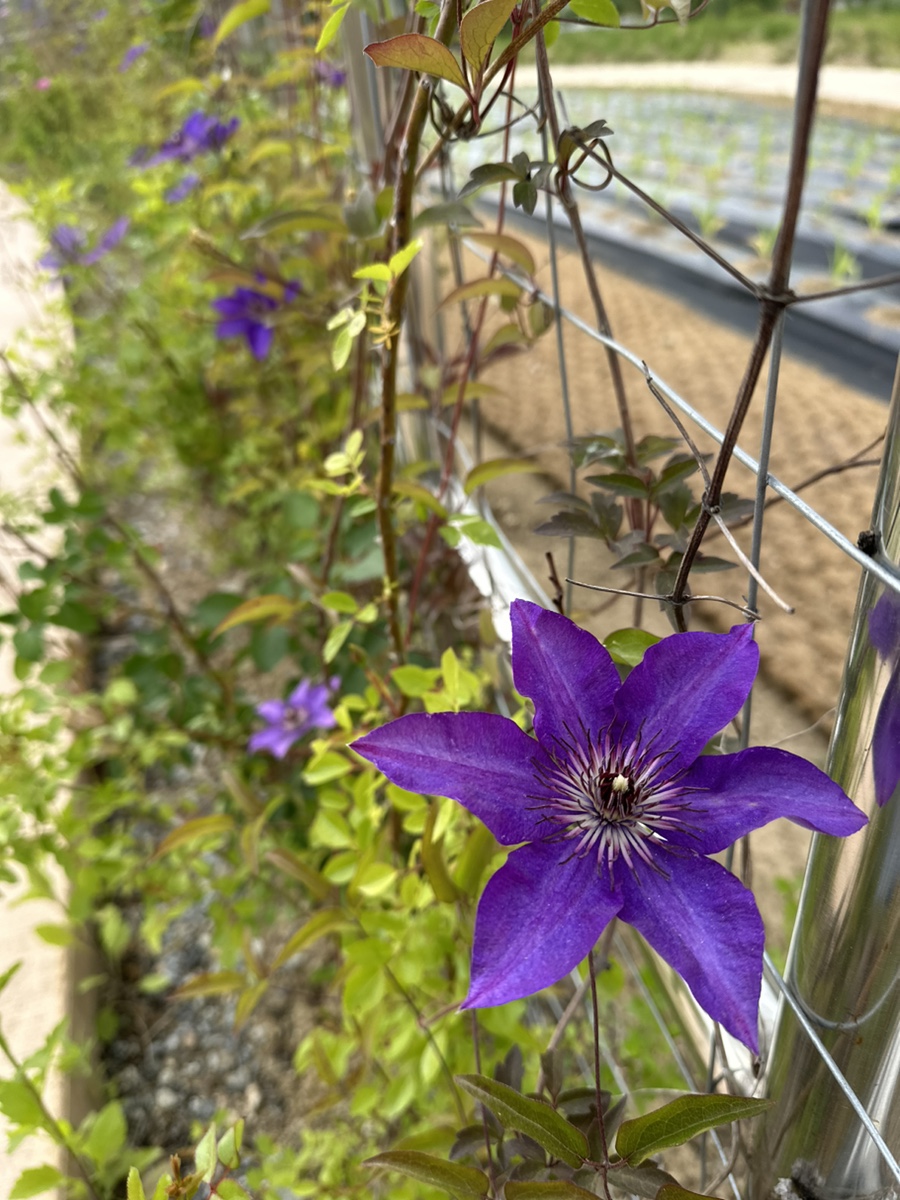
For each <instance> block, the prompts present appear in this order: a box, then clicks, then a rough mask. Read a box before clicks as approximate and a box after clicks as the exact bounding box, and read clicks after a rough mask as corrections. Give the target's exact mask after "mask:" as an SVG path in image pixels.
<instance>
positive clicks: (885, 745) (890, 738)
mask: <svg viewBox="0 0 900 1200" xmlns="http://www.w3.org/2000/svg"><path fill="white" fill-rule="evenodd" d="M869 641H870V642H871V643H872V646H873V647H874V648H875V651H876V653H877V654H878V657H879V658H881V659H882V660H883V661H884V662H886V663H887V664H888V665H889V666H890V668H891V675H890V678H889V679H888V684H887V687H886V688H885V690H884V695H883V696H882V697H881V704H880V705H879V706H878V715H877V716H876V718H875V728H874V730H873V731H872V770H873V773H874V776H875V799H876V800H877V802H878V804H879V806H884V805H885V804H887V802H888V800H890V798H891V796H893V794H894V793H895V792H896V790H897V785H898V784H900V596H898V595H897V594H896V593H895V592H891V591H886V592H884V594H883V595H882V596H881V598H880V600H879V601H878V603H877V604H876V605H875V607H874V608H873V609H872V611H871V612H870V613H869Z"/></svg>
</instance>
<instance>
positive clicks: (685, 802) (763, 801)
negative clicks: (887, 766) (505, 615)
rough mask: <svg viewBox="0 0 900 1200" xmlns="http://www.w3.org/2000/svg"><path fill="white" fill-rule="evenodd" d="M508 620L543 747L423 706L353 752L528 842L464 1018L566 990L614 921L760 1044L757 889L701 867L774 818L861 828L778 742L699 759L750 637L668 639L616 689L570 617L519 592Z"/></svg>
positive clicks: (497, 906)
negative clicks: (563, 985) (563, 982)
mask: <svg viewBox="0 0 900 1200" xmlns="http://www.w3.org/2000/svg"><path fill="white" fill-rule="evenodd" d="M511 618H512V628H513V643H512V650H513V660H512V662H513V679H514V681H515V685H516V688H517V690H518V691H519V692H520V693H521V694H522V695H523V696H528V697H530V698H531V700H532V701H533V702H534V732H535V738H531V737H528V735H527V734H525V733H523V732H522V730H521V729H520V728H519V726H518V725H516V724H515V723H514V722H513V721H510V720H508V719H507V718H506V717H501V716H497V715H495V714H493V713H469V712H462V713H436V714H433V715H432V714H427V713H414V714H410V715H409V716H405V717H400V718H399V720H396V721H391V722H390V723H389V724H387V725H383V726H382V727H381V728H379V729H375V730H373V731H372V732H371V733H369V734H367V735H366V736H365V737H363V738H361V739H360V740H359V741H357V742H354V743H353V749H354V750H355V751H356V752H357V753H358V754H361V755H362V756H363V758H367V759H368V760H369V761H370V762H372V763H374V764H375V766H376V767H378V769H379V770H380V771H382V772H383V773H384V774H385V775H386V776H387V777H388V779H390V780H391V781H392V782H393V783H396V784H397V785H398V786H400V787H402V788H406V789H408V790H411V791H416V792H424V793H426V794H428V795H435V796H451V797H453V798H454V799H456V800H458V801H459V802H460V803H461V804H463V805H465V807H466V808H467V809H469V811H470V812H472V813H474V814H475V816H477V817H479V818H480V819H481V820H482V821H483V822H484V824H485V825H486V826H487V827H488V829H489V830H490V831H491V832H492V833H493V834H494V836H495V837H496V839H497V841H498V842H500V843H501V845H504V846H519V849H517V850H513V851H512V853H511V854H510V855H509V857H508V858H507V860H506V863H505V864H504V865H503V866H502V867H501V868H500V869H499V871H497V872H496V874H495V875H494V876H493V878H492V879H491V880H490V881H489V882H488V885H487V887H486V888H485V890H484V894H483V895H482V897H481V900H480V902H479V905H478V913H477V917H476V922H475V943H474V947H473V951H472V974H471V983H470V986H469V993H468V995H467V997H466V999H465V1001H464V1002H463V1007H464V1008H483V1007H487V1006H490V1005H495V1004H505V1003H506V1002H507V1001H510V1000H516V999H519V998H521V997H523V996H529V995H531V994H532V993H533V992H536V991H538V990H540V989H541V988H544V987H548V986H549V985H551V984H553V983H556V982H557V980H559V979H562V978H563V977H564V976H565V975H567V974H568V973H569V972H570V971H571V970H572V969H573V967H575V966H576V965H577V964H578V963H579V962H581V960H582V959H583V958H585V957H586V955H587V954H588V952H589V951H590V950H591V948H592V947H593V946H594V944H595V942H596V941H597V939H598V938H599V936H600V934H601V933H602V932H603V930H604V928H605V927H606V926H607V925H608V924H609V922H610V921H611V920H612V919H613V917H618V918H619V920H621V921H625V922H627V923H628V924H629V925H632V926H634V928H635V929H637V930H638V931H639V932H640V933H641V934H642V935H643V936H644V937H645V938H646V940H647V941H648V942H649V943H650V945H651V946H653V947H654V949H655V950H656V951H657V952H658V953H659V954H660V955H661V956H662V957H663V958H664V959H665V960H666V961H667V962H668V963H669V964H670V965H671V966H672V967H673V968H674V969H675V970H676V971H677V972H678V973H679V974H680V975H681V976H682V977H683V978H684V980H685V981H686V982H687V984H688V986H689V987H690V989H691V991H692V992H693V993H694V996H695V997H696V999H697V1002H698V1003H699V1004H700V1005H701V1006H702V1007H703V1008H704V1009H705V1010H706V1011H707V1012H708V1013H709V1015H710V1016H711V1017H712V1018H713V1019H714V1020H716V1021H719V1022H721V1024H722V1025H723V1026H724V1027H725V1029H727V1030H728V1031H729V1033H732V1034H733V1035H734V1036H735V1037H736V1038H738V1039H739V1040H740V1041H742V1042H743V1043H744V1044H745V1045H746V1046H749V1047H750V1049H751V1050H754V1051H756V1050H757V1048H758V1036H757V1009H758V1004H759V991H760V983H761V979H762V952H763V942H764V931H763V925H762V920H761V918H760V915H759V912H758V911H757V908H756V904H755V902H754V899H753V895H752V893H751V892H749V891H747V890H746V889H745V888H744V887H743V885H742V884H741V883H740V882H739V881H738V880H737V879H735V877H734V876H733V875H732V874H731V873H730V872H729V871H726V870H725V868H724V867H722V866H720V865H719V864H718V863H716V862H714V861H713V860H712V859H711V858H709V857H707V856H708V855H711V854H716V853H717V852H718V851H720V850H724V849H725V848H726V846H729V845H731V843H732V842H734V841H735V840H736V839H738V838H740V837H743V836H744V835H745V834H747V833H749V832H750V831H751V830H752V829H757V828H759V827H760V826H762V825H766V824H768V822H769V821H772V820H774V819H775V818H776V817H788V818H789V819H790V820H792V821H795V822H797V823H798V824H799V825H803V826H804V827H805V828H807V829H817V830H821V831H824V832H826V833H832V834H836V835H839V836H844V835H848V834H851V833H855V832H856V830H858V829H860V828H861V827H862V826H863V825H864V824H865V822H866V818H865V816H864V815H863V814H862V813H861V812H860V811H859V809H857V808H856V807H855V805H853V804H852V803H851V801H850V800H849V799H848V798H847V796H845V795H844V793H843V792H842V791H841V789H840V788H839V787H838V786H837V784H835V783H833V782H832V781H831V780H830V779H829V778H828V777H827V776H826V775H824V774H823V773H822V772H821V771H819V770H818V769H817V768H816V767H814V766H812V765H811V764H810V763H808V762H805V761H804V760H803V759H800V758H797V757H795V756H794V755H792V754H789V753H787V752H786V751H784V750H774V749H769V748H767V747H757V746H755V747H753V748H751V749H749V750H743V751H741V752H740V753H738V754H726V755H719V756H701V752H702V751H703V748H704V747H705V746H706V744H707V742H708V741H709V740H710V738H711V737H712V736H713V735H714V734H715V733H717V732H718V731H719V730H720V729H722V728H724V726H726V725H727V724H728V722H729V721H730V720H731V719H732V718H733V717H734V716H735V715H736V714H737V713H738V712H739V710H740V708H741V706H742V704H743V702H744V700H745V699H746V697H747V695H748V693H749V691H750V689H751V687H752V685H753V680H754V678H755V676H756V671H757V666H758V662H759V651H758V649H757V647H756V644H755V642H754V641H753V634H752V630H751V626H749V625H741V626H735V628H734V629H732V631H731V632H730V633H728V634H714V633H682V634H675V635H673V636H672V637H668V638H665V639H664V640H663V641H661V642H658V643H657V644H656V645H653V646H651V647H650V648H649V649H648V650H647V652H646V654H645V655H644V658H643V661H642V662H641V663H640V664H639V665H638V666H637V667H635V668H634V670H633V671H632V672H631V674H630V675H629V676H628V678H627V679H626V680H625V682H624V683H623V682H621V680H620V678H619V672H618V670H617V668H616V666H615V664H614V663H613V661H612V659H611V658H610V656H609V654H608V653H607V651H606V649H605V648H604V647H603V646H602V645H601V644H600V643H599V642H598V641H597V640H596V639H595V638H594V637H592V635H591V634H590V633H588V632H587V631H586V630H583V629H580V628H579V627H578V626H577V625H575V624H574V623H573V622H572V621H569V620H568V619H567V618H565V617H562V616H560V615H559V614H557V613H553V612H548V611H547V610H545V609H542V608H540V607H539V606H538V605H536V604H529V603H528V602H526V601H524V600H517V601H515V603H514V604H513V606H512V611H511ZM523 842H524V843H527V844H526V845H521V843H523Z"/></svg>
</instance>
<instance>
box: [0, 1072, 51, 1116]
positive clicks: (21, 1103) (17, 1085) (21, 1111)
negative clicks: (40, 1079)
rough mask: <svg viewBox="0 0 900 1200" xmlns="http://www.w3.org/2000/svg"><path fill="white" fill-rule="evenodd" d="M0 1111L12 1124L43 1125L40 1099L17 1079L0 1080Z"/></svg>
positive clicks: (25, 1084)
mask: <svg viewBox="0 0 900 1200" xmlns="http://www.w3.org/2000/svg"><path fill="white" fill-rule="evenodd" d="M0 1112H2V1113H3V1115H4V1117H6V1119H7V1120H8V1121H11V1122H12V1124H14V1125H37V1126H39V1127H43V1125H44V1114H43V1112H42V1111H41V1105H40V1101H39V1100H38V1098H37V1096H36V1095H35V1094H34V1091H33V1090H32V1088H30V1087H29V1086H28V1084H27V1083H23V1082H22V1081H21V1080H19V1079H4V1080H0Z"/></svg>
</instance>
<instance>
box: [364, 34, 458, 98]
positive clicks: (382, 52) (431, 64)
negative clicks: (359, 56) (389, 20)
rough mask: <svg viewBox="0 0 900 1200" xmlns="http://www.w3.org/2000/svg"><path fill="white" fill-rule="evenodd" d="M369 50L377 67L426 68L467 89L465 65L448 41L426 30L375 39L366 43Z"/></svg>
mask: <svg viewBox="0 0 900 1200" xmlns="http://www.w3.org/2000/svg"><path fill="white" fill-rule="evenodd" d="M365 53H366V54H368V56H369V58H371V60H372V62H373V63H374V64H375V66H376V67H401V68H403V69H404V70H407V71H422V72H423V73H424V74H425V75H436V76H437V77H438V78H439V79H446V80H447V82H448V83H454V84H456V86H457V87H458V88H462V90H463V91H466V90H467V89H466V80H465V76H464V75H463V73H462V68H461V67H460V65H459V63H458V62H457V61H456V59H455V58H454V57H453V55H452V54H451V53H450V51H449V50H448V49H447V47H446V46H445V45H444V43H443V42H439V41H438V40H437V39H436V38H430V37H426V36H425V34H424V33H401V34H400V35H399V37H392V38H388V39H387V41H385V42H372V43H371V44H370V45H368V46H366V47H365Z"/></svg>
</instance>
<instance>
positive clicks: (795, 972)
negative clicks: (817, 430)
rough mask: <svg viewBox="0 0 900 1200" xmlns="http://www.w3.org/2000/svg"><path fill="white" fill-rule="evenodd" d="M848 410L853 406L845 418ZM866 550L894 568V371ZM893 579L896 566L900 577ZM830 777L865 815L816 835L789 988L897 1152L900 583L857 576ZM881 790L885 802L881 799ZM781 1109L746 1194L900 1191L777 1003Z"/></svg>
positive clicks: (769, 1117)
mask: <svg viewBox="0 0 900 1200" xmlns="http://www.w3.org/2000/svg"><path fill="white" fill-rule="evenodd" d="M848 416H849V414H848ZM871 528H872V531H873V536H872V537H871V538H869V541H868V548H869V549H870V550H872V552H873V553H874V554H875V555H876V556H877V557H878V558H880V560H881V562H882V564H883V565H885V566H893V567H894V568H896V567H897V566H898V564H900V367H898V373H897V379H896V381H895V385H894V395H893V399H892V402H891V407H890V412H889V416H888V428H887V436H886V440H885V446H884V460H883V464H882V469H881V476H880V479H879V482H878V490H877V494H876V499H875V507H874V512H873V517H872V527H871ZM898 580H900V574H898ZM829 773H830V774H831V776H832V778H834V779H835V780H836V781H837V782H838V783H839V784H840V785H841V786H842V787H843V788H844V790H845V791H846V792H847V793H848V794H849V795H850V796H851V797H852V798H853V799H854V800H855V801H856V803H857V804H859V805H860V807H862V808H863V809H864V810H865V811H866V812H867V813H868V815H869V825H868V826H867V828H866V829H864V830H862V831H861V832H860V833H858V834H856V835H855V836H854V837H852V838H847V839H837V838H829V837H819V836H817V837H816V838H815V840H814V842H813V846H812V849H811V852H810V857H809V862H808V864H807V870H806V878H805V881H804V885H803V892H802V896H801V900H800V910H799V913H798V916H797V923H796V925H795V928H794V936H793V940H792V944H791V951H790V955H789V959H788V967H787V971H786V983H787V986H788V988H789V990H790V992H791V994H792V996H793V997H794V998H795V999H796V1000H797V1001H798V1003H799V1007H800V1009H801V1010H802V1012H803V1013H804V1014H805V1015H806V1017H808V1019H809V1021H810V1023H811V1025H812V1027H813V1029H814V1030H815V1031H816V1033H817V1034H818V1035H819V1037H820V1038H821V1041H822V1043H823V1044H824V1047H825V1050H826V1051H827V1053H829V1054H830V1055H831V1057H832V1058H833V1060H834V1062H835V1063H836V1065H837V1066H838V1067H839V1068H840V1070H841V1072H842V1074H843V1075H844V1077H845V1079H846V1080H847V1082H848V1083H849V1084H850V1086H851V1087H852V1088H853V1091H854V1092H855V1093H856V1095H857V1096H858V1097H859V1099H860V1101H861V1102H862V1104H863V1107H864V1108H865V1109H866V1110H867V1112H868V1113H869V1115H870V1117H872V1119H873V1121H874V1123H875V1126H876V1128H877V1129H878V1131H879V1133H880V1134H881V1136H882V1137H883V1139H884V1141H885V1142H886V1143H887V1146H888V1147H889V1149H890V1150H891V1152H892V1153H893V1154H894V1156H895V1158H896V1157H897V1155H898V1152H900V983H898V981H900V592H894V591H892V590H891V589H890V588H888V587H885V585H884V584H883V583H881V582H879V581H878V580H877V579H876V578H874V576H872V575H870V574H869V573H868V572H865V573H864V574H863V579H862V582H861V584H860V590H859V597H858V600H857V607H856V615H855V617H854V625H853V633H852V637H851V642H850V649H849V653H848V658H847V665H846V668H845V673H844V682H843V686H842V690H841V696H840V700H839V703H838V713H837V721H836V724H835V730H834V736H833V738H832V744H831V750H830V754H829ZM878 799H881V800H882V801H884V803H883V805H882V806H881V807H879V804H878V802H877V801H878ZM765 1086H766V1091H767V1093H768V1095H769V1096H771V1097H772V1098H774V1099H775V1100H776V1101H777V1105H776V1107H775V1108H774V1109H772V1110H771V1112H770V1113H768V1114H766V1116H765V1117H764V1118H762V1119H760V1121H759V1122H758V1124H757V1127H756V1130H755V1142H754V1151H753V1156H752V1164H751V1184H752V1186H751V1195H752V1196H753V1197H754V1200H765V1198H766V1197H769V1196H771V1195H773V1194H774V1195H777V1196H779V1197H793V1196H796V1197H799V1198H800V1200H844V1198H849V1197H872V1196H876V1195H879V1194H880V1195H884V1194H886V1192H887V1194H893V1195H897V1194H898V1193H900V1188H898V1185H897V1181H896V1178H895V1175H894V1172H893V1170H892V1169H891V1167H890V1166H889V1165H888V1164H887V1163H886V1162H885V1160H884V1157H883V1156H882V1154H881V1153H880V1152H879V1150H878V1149H877V1147H876V1146H875V1144H874V1143H873V1141H872V1138H871V1136H870V1135H869V1133H868V1132H867V1131H866V1130H865V1129H864V1127H863V1125H862V1124H861V1122H860V1120H859V1117H858V1116H857V1115H856V1114H855V1113H854V1112H853V1110H852V1108H851V1106H850V1104H849V1103H848V1101H847V1098H846V1096H845V1095H844V1094H843V1092H842V1091H841V1090H840V1089H839V1087H838V1085H837V1083H836V1082H835V1079H834V1077H833V1075H832V1073H831V1072H830V1071H829V1069H828V1066H827V1064H826V1062H825V1061H824V1059H823V1057H822V1054H821V1052H820V1051H819V1050H817V1049H816V1048H815V1047H814V1046H813V1045H812V1044H811V1042H810V1040H809V1038H808V1037H807V1035H806V1033H805V1032H804V1030H803V1029H802V1028H801V1025H800V1023H799V1021H798V1019H797V1017H796V1016H795V1015H794V1014H793V1013H792V1011H791V1010H790V1008H789V1006H788V1005H786V1004H784V1003H783V1004H782V1007H781V1011H780V1014H779V1018H778V1022H777V1024H776V1030H775V1035H774V1040H773V1046H772V1051H771V1055H770V1058H769V1064H768V1067H767V1070H766V1080H765Z"/></svg>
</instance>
